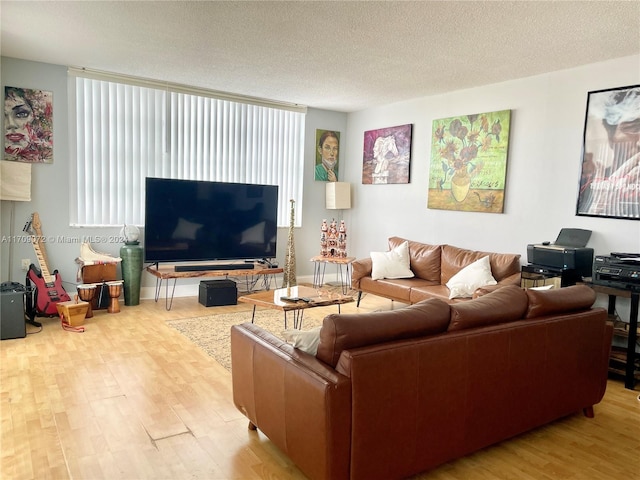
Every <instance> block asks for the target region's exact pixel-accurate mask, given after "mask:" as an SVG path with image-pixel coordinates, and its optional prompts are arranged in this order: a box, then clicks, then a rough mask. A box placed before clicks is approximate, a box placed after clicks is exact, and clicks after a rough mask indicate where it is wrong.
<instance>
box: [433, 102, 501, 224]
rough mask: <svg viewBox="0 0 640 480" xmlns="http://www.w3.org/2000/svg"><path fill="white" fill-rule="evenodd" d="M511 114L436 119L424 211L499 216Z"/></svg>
mask: <svg viewBox="0 0 640 480" xmlns="http://www.w3.org/2000/svg"><path fill="white" fill-rule="evenodd" d="M510 120H511V110H501V111H498V112H489V113H479V114H474V115H461V116H458V117H451V118H444V119H440V120H434V122H433V131H432V137H431V167H430V169H429V192H428V200H427V207H428V208H434V209H440V210H462V211H468V212H490V213H502V212H503V208H504V187H505V182H506V172H507V153H508V147H509V130H510Z"/></svg>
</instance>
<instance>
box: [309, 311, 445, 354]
mask: <svg viewBox="0 0 640 480" xmlns="http://www.w3.org/2000/svg"><path fill="white" fill-rule="evenodd" d="M448 325H449V305H448V304H447V303H445V302H443V301H442V300H438V299H431V300H425V301H424V302H419V303H416V304H413V305H410V306H408V307H404V308H400V309H398V310H392V311H384V312H373V313H352V314H330V315H328V316H326V317H325V318H324V320H323V323H322V329H321V330H320V344H319V345H318V352H317V353H316V358H318V359H319V360H321V361H323V362H324V363H327V364H329V365H331V366H332V367H335V366H336V365H337V363H338V359H339V358H340V354H341V353H342V351H343V350H349V349H352V348H357V347H364V346H367V345H374V344H377V343H383V342H389V341H393V340H404V339H408V338H414V337H422V336H425V335H434V334H436V333H442V332H445V331H446V330H447V326H448Z"/></svg>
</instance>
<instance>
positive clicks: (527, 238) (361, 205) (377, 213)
mask: <svg viewBox="0 0 640 480" xmlns="http://www.w3.org/2000/svg"><path fill="white" fill-rule="evenodd" d="M634 84H640V56H631V57H625V58H621V59H616V60H611V61H607V62H602V63H598V64H591V65H587V66H583V67H580V68H575V69H570V70H563V71H558V72H553V73H549V74H545V75H539V76H535V77H530V78H525V79H520V80H513V81H509V82H504V83H500V84H494V85H489V86H485V87H478V88H473V89H469V90H463V91H457V92H452V93H448V94H445V95H439V96H433V97H425V98H419V99H415V100H411V101H407V102H402V103H396V104H392V105H385V106H382V107H379V108H372V109H368V110H365V111H361V112H357V113H353V114H350V115H349V117H348V124H347V131H348V135H347V141H346V144H345V145H344V147H345V148H344V149H343V153H344V154H346V158H347V160H348V163H346V165H343V169H344V170H343V171H344V172H345V174H346V179H347V180H348V181H351V182H353V184H354V199H353V209H352V210H351V211H350V217H351V222H350V224H349V225H348V227H349V242H350V243H349V254H350V255H355V256H357V257H365V256H367V255H368V254H369V252H370V251H371V250H386V248H387V244H386V239H387V237H389V236H392V235H399V236H403V237H406V238H410V239H414V240H418V241H423V242H426V243H434V244H438V243H448V244H452V245H456V246H460V247H466V248H472V249H477V250H486V251H498V252H510V253H519V254H521V255H522V263H526V249H527V244H529V243H538V242H541V241H544V240H550V241H553V240H555V238H556V236H557V234H558V232H559V231H560V229H561V228H563V227H573V228H584V229H588V230H592V231H593V234H592V237H591V240H590V242H589V246H590V247H593V248H594V251H595V254H596V255H608V254H609V253H610V252H612V251H623V252H640V222H639V221H637V220H618V219H607V218H593V217H578V216H576V215H575V208H576V199H577V192H578V182H579V178H580V165H581V148H582V136H583V127H584V120H585V111H586V101H587V92H589V91H592V90H599V89H606V88H614V87H622V86H627V85H634ZM504 109H511V113H512V117H511V135H510V142H509V154H508V162H507V182H506V189H505V204H504V213H503V214H495V213H493V214H491V213H475V212H455V211H445V210H432V209H427V207H426V204H427V188H428V176H429V162H430V145H431V130H432V122H433V120H436V119H441V118H447V117H452V116H456V115H464V114H474V113H481V112H490V111H496V110H504ZM407 123H411V124H413V135H412V143H413V146H412V156H411V171H410V173H411V181H410V183H409V184H405V185H362V180H361V178H362V148H363V134H364V132H365V131H367V130H372V129H377V128H383V127H391V126H395V125H403V124H407ZM343 143H344V142H343ZM345 149H346V152H345ZM345 167H346V168H345Z"/></svg>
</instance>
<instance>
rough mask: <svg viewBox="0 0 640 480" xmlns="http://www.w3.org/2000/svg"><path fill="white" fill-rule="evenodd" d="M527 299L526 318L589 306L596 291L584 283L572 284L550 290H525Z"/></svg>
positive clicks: (594, 297) (583, 308)
mask: <svg viewBox="0 0 640 480" xmlns="http://www.w3.org/2000/svg"><path fill="white" fill-rule="evenodd" d="M526 292H527V297H528V299H529V306H528V308H527V315H526V318H536V317H542V316H544V315H552V314H558V313H563V312H570V311H573V310H585V309H587V308H591V306H592V305H593V303H594V302H595V301H596V292H595V291H594V290H593V289H592V288H590V287H588V286H586V285H572V286H570V287H565V288H557V289H552V290H531V289H528V290H526Z"/></svg>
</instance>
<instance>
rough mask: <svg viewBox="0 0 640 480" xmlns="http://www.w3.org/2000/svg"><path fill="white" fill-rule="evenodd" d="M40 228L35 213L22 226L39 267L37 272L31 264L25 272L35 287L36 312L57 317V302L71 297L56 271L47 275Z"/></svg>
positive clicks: (65, 300)
mask: <svg viewBox="0 0 640 480" xmlns="http://www.w3.org/2000/svg"><path fill="white" fill-rule="evenodd" d="M41 227H42V224H41V223H40V216H39V215H38V214H37V213H33V214H32V215H31V218H30V219H29V220H28V221H27V223H26V225H25V226H24V231H25V232H27V233H28V234H29V235H31V243H32V244H33V249H34V251H35V253H36V257H38V264H39V265H40V269H39V270H38V268H37V267H36V266H35V265H34V264H33V263H32V264H31V266H30V267H29V271H28V272H27V278H28V279H29V280H31V282H33V284H34V285H35V287H36V301H35V304H36V305H35V306H36V311H37V312H38V313H40V314H43V315H58V309H57V307H56V304H57V303H58V302H68V301H69V300H71V297H69V295H68V294H67V292H65V290H64V287H63V286H62V278H60V275H59V274H58V270H54V271H53V274H50V273H49V268H48V267H47V256H46V253H45V250H44V245H43V243H44V242H43V241H42V238H43V237H42V229H41Z"/></svg>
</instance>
